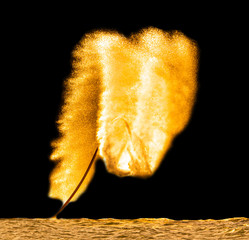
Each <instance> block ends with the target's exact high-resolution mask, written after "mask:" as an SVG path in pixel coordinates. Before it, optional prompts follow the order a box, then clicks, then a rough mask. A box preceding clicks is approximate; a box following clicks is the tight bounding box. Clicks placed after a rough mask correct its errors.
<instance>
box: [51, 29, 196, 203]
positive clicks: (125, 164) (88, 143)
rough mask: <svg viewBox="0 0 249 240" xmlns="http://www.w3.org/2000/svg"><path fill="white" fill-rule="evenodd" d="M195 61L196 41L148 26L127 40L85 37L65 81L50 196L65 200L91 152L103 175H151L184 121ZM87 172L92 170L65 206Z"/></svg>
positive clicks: (110, 35)
mask: <svg viewBox="0 0 249 240" xmlns="http://www.w3.org/2000/svg"><path fill="white" fill-rule="evenodd" d="M197 62H198V49H197V45H196V43H195V42H194V41H192V40H190V39H189V38H187V37H186V36H184V35H183V34H182V33H181V32H179V31H173V32H165V31H162V30H159V29H157V28H147V29H144V30H142V31H140V32H139V33H137V34H134V35H132V36H131V37H130V38H126V37H125V36H123V35H121V34H119V33H117V32H113V31H95V32H92V33H89V34H87V35H86V36H85V37H84V38H83V39H82V40H81V41H80V43H79V44H78V45H77V46H76V48H75V50H74V51H73V64H72V65H73V66H72V67H73V69H72V73H71V76H70V77H69V78H68V79H67V80H66V82H65V86H66V87H65V93H64V104H63V106H62V110H61V114H60V116H59V120H58V128H59V132H60V137H59V138H58V139H57V140H56V141H54V142H53V143H52V146H53V148H54V151H53V153H52V155H51V159H52V160H53V161H56V162H57V164H56V167H55V169H54V170H53V171H52V173H51V176H50V191H49V196H50V197H52V198H56V199H60V200H62V201H63V202H65V201H66V200H67V199H68V198H69V196H70V195H71V193H72V192H73V191H74V189H75V187H76V186H77V185H78V183H79V182H80V180H81V178H82V174H83V173H84V171H86V169H87V167H88V165H89V162H90V161H91V158H92V155H93V154H94V151H95V149H96V148H97V147H98V148H99V151H98V155H99V157H100V158H102V159H103V161H104V162H105V165H106V168H107V170H108V171H109V172H110V173H113V174H115V175H118V176H134V177H142V178H145V177H149V176H151V175H153V174H154V172H155V171H156V169H157V168H158V167H159V165H160V163H161V161H162V159H163V157H164V156H165V154H166V152H167V150H168V149H169V148H170V146H171V143H172V140H173V138H174V137H175V136H176V135H177V134H179V133H180V132H181V131H182V130H183V129H184V127H185V126H186V124H187V122H188V121H189V119H190V115H191V111H192V108H193V104H194V101H195V95H196V91H197V81H196V78H197V70H198V69H197V68H198V67H197V65H198V63H197ZM94 171H95V167H94V165H93V167H92V168H91V169H90V171H89V173H88V175H87V177H86V179H85V181H84V182H83V184H82V185H81V187H80V189H79V191H78V192H77V193H76V194H75V196H74V197H73V198H72V201H75V200H77V198H78V197H79V196H80V195H81V194H82V193H83V192H84V191H85V189H86V188H87V186H88V184H89V182H90V181H91V179H92V177H93V175H94Z"/></svg>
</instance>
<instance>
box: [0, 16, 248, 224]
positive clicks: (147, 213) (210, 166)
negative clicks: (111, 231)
mask: <svg viewBox="0 0 249 240" xmlns="http://www.w3.org/2000/svg"><path fill="white" fill-rule="evenodd" d="M65 16H66V17H65V18H64V20H62V19H61V18H59V17H58V18H53V19H52V18H49V16H48V15H47V14H46V13H42V14H40V15H36V14H35V13H34V14H31V15H22V14H20V15H18V17H16V18H15V19H14V20H13V22H11V23H10V24H9V25H4V27H3V28H4V29H2V33H4V34H3V35H2V40H3V41H4V44H2V53H4V54H3V55H2V56H3V59H4V63H2V74H1V75H2V76H1V98H2V104H1V106H2V111H1V112H2V114H1V119H2V122H3V123H2V129H1V130H2V131H1V136H2V141H1V150H2V154H1V200H0V201H1V205H0V217H50V216H51V215H53V214H54V213H55V212H56V211H57V210H58V209H59V208H60V206H61V203H60V201H57V200H53V199H49V198H48V197H47V192H48V187H49V182H48V176H49V173H50V171H51V169H52V168H53V164H52V163H51V162H50V161H49V155H50V153H51V147H50V142H51V141H52V140H53V139H54V138H56V136H57V134H58V133H57V129H56V124H55V121H56V118H57V115H58V113H59V109H60V104H61V100H62V90H63V81H64V79H65V78H66V77H67V76H68V74H69V73H70V68H71V66H70V64H71V63H70V61H71V51H72V49H73V48H74V46H75V44H76V43H77V42H78V41H79V40H80V39H81V37H82V36H83V35H84V34H85V33H87V32H89V31H91V30H94V29H100V28H104V29H114V30H117V31H119V32H121V33H123V34H125V35H126V36H129V35H130V34H131V33H132V32H136V31H138V30H140V29H141V28H143V27H147V26H154V27H158V28H161V29H164V30H174V29H177V30H180V31H182V32H183V33H184V34H186V35H187V36H189V37H190V38H192V39H194V40H196V41H197V43H198V45H199V48H200V62H199V64H200V66H199V76H198V81H199V92H198V97H197V102H196V105H195V108H194V112H193V116H192V119H191V121H190V123H189V124H188V126H187V128H186V129H185V130H184V132H183V133H182V134H180V135H179V136H178V137H176V138H175V140H174V142H173V146H172V148H171V149H170V151H169V152H168V153H167V156H166V157H165V159H164V161H163V162H162V164H161V167H160V168H159V169H158V171H157V172H156V173H155V174H154V175H153V176H152V177H151V178H149V179H147V180H141V179H136V178H118V177H116V176H114V175H111V174H109V173H108V172H107V171H106V170H105V167H104V164H103V163H102V162H101V161H99V162H98V163H97V170H96V174H95V177H94V178H93V181H92V182H91V184H90V186H89V187H88V190H87V191H86V192H85V194H83V195H82V197H81V198H80V199H79V200H78V201H77V202H75V203H72V204H70V205H69V206H68V207H67V208H66V209H65V211H64V212H63V213H61V214H60V217H64V218H67V217H69V218H75V217H88V218H104V217H115V218H138V217H167V218H174V219H183V218H184V219H186V218H187V219H199V218H204V219H205V218H216V219H217V218H226V217H249V210H248V201H247V199H246V198H247V189H248V187H247V186H248V183H249V180H248V168H247V166H246V162H247V161H248V157H246V156H247V155H246V142H247V137H248V134H247V133H246V125H245V123H246V119H245V113H246V110H247V107H246V100H245V98H246V95H245V92H246V89H245V86H246V85H245V81H246V78H245V75H244V74H243V71H244V70H245V67H243V66H242V65H243V62H244V61H245V60H244V59H242V57H243V55H244V54H245V52H244V46H245V45H244V43H243V41H242V40H243V38H244V37H243V34H244V33H243V28H242V22H239V21H237V22H233V21H227V19H223V18H222V17H221V18H220V19H219V20H216V21H213V22H212V21H209V20H208V19H205V20H204V21H203V22H201V21H199V20H198V19H196V20H195V21H194V23H193V22H192V23H191V24H188V23H186V21H185V19H183V20H179V19H178V20H179V21H176V22H173V21H172V22H173V23H172V22H170V21H167V20H166V19H163V18H162V19H160V20H158V21H148V20H147V21H145V22H143V23H135V22H132V21H131V22H130V23H129V22H122V23H120V22H116V21H115V20H113V21H111V22H112V23H104V19H100V20H99V21H97V20H96V19H95V21H94V22H95V23H94V22H93V20H94V19H93V18H91V17H89V18H88V19H87V18H85V19H80V18H77V19H74V18H73V17H71V16H70V17H69V16H68V15H67V14H65ZM67 16H68V18H67ZM210 16H212V14H210ZM8 17H9V16H8ZM8 17H7V20H10V19H11V17H9V18H8ZM138 22H139V21H138Z"/></svg>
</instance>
